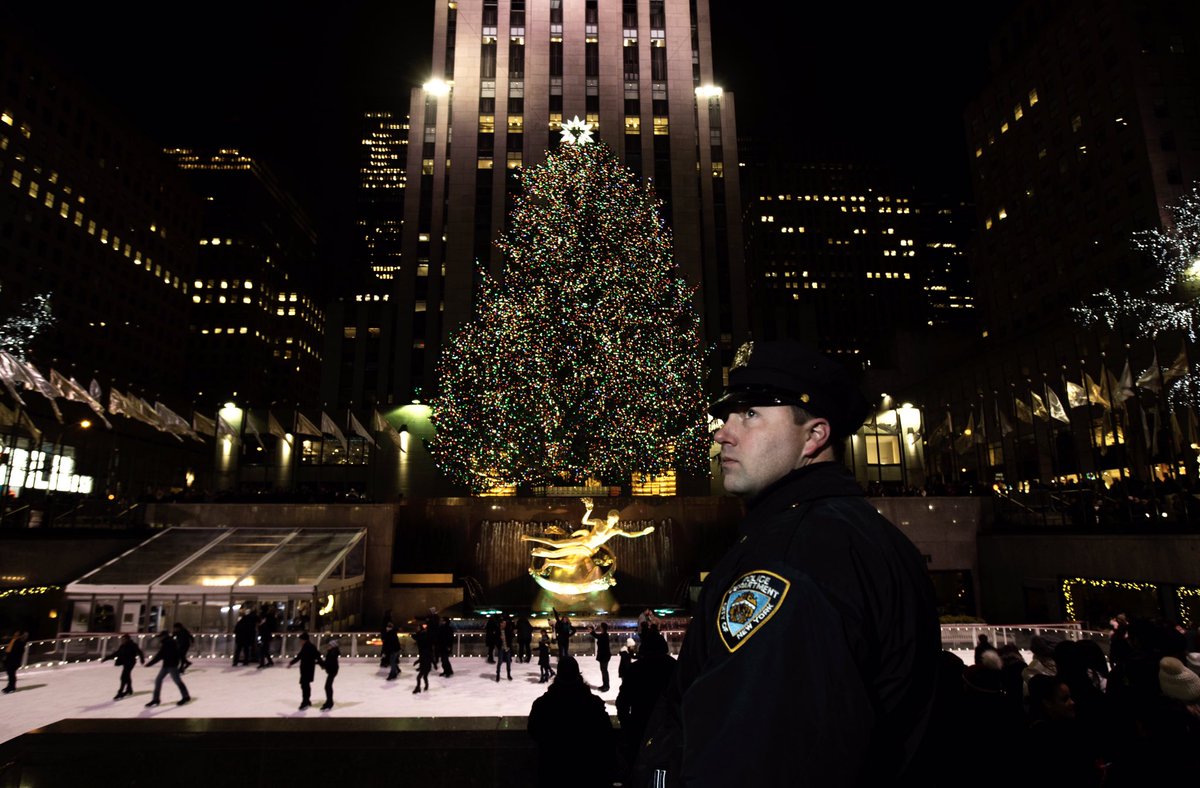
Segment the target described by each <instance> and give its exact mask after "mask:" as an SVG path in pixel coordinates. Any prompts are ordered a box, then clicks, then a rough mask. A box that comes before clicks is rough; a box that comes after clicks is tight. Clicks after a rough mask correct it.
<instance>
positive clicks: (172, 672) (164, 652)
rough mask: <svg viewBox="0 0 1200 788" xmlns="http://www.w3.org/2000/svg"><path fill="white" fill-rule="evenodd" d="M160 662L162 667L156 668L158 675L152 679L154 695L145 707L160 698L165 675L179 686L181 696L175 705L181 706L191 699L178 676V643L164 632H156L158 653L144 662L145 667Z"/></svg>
mask: <svg viewBox="0 0 1200 788" xmlns="http://www.w3.org/2000/svg"><path fill="white" fill-rule="evenodd" d="M158 662H161V663H162V667H161V668H159V670H158V676H156V677H155V679H154V695H153V696H152V697H151V698H150V702H149V703H147V704H146V708H151V707H153V706H157V705H158V704H159V700H160V699H161V698H162V685H163V679H165V678H166V677H167V676H170V677H171V681H174V682H175V686H176V687H178V688H179V694H180V695H181V696H182V697H181V698H180V699H179V702H178V703H177V704H176V705H177V706H182V705H183V704H185V703H187V702H188V701H190V700H191V699H192V696H191V695H189V694H188V689H187V687H186V686H184V683H183V679H181V678H179V645H178V644H176V642H175V638H173V637H171V635H170V634H168V633H166V632H159V633H158V653H157V654H155V655H154V656H153V657H151V658H150V661H149V662H147V663H146V667H148V668H149V667H153V666H154V665H155V663H158Z"/></svg>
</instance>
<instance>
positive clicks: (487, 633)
mask: <svg viewBox="0 0 1200 788" xmlns="http://www.w3.org/2000/svg"><path fill="white" fill-rule="evenodd" d="M483 642H484V645H486V646H487V661H488V662H489V663H490V662H495V661H496V660H495V658H494V657H493V656H492V655H493V654H494V653H495V651H496V649H497V648H498V647H499V646H500V615H499V614H498V613H497V614H494V615H491V616H488V620H487V624H486V625H485V626H484V628H483Z"/></svg>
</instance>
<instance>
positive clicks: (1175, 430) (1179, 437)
mask: <svg viewBox="0 0 1200 788" xmlns="http://www.w3.org/2000/svg"><path fill="white" fill-rule="evenodd" d="M1171 437H1172V438H1173V439H1174V440H1175V451H1176V452H1178V451H1179V450H1180V449H1181V448H1182V447H1183V427H1181V426H1180V425H1179V417H1178V416H1176V415H1175V411H1174V410H1172V411H1171Z"/></svg>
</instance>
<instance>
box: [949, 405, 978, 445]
mask: <svg viewBox="0 0 1200 788" xmlns="http://www.w3.org/2000/svg"><path fill="white" fill-rule="evenodd" d="M974 444H975V411H973V410H972V411H971V415H970V416H968V417H967V426H966V427H964V428H963V433H962V435H960V436H958V438H957V439H956V440H955V441H954V448H955V449H957V450H958V453H959V454H966V453H967V452H969V451H970V450H971V446H973V445H974Z"/></svg>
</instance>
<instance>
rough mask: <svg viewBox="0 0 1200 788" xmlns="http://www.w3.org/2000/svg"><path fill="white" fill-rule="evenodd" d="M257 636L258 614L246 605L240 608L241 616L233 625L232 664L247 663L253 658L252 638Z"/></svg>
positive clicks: (235, 665)
mask: <svg viewBox="0 0 1200 788" xmlns="http://www.w3.org/2000/svg"><path fill="white" fill-rule="evenodd" d="M257 637H258V616H256V615H255V614H254V611H253V610H251V609H250V608H248V607H246V606H244V605H243V606H242V608H241V617H240V618H239V619H238V620H237V623H236V624H234V625H233V666H234V667H235V668H236V667H237V666H238V665H239V664H242V665H249V664H250V662H251V660H253V659H254V640H255V638H257Z"/></svg>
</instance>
